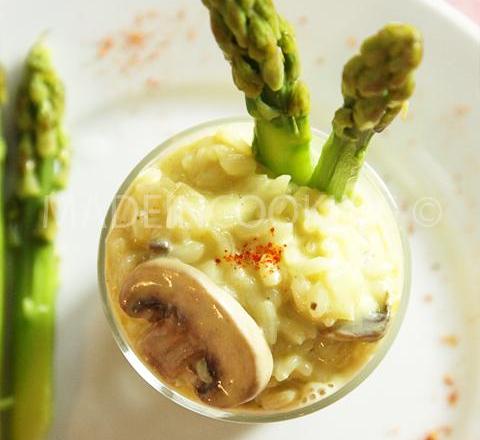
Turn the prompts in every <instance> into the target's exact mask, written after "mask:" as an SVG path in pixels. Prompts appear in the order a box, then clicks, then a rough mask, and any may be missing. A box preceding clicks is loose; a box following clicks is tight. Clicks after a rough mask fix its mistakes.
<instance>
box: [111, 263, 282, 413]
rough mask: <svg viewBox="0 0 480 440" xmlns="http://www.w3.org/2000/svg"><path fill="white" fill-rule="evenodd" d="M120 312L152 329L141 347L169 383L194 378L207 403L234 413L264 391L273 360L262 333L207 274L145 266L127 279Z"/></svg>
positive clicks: (160, 265) (174, 266)
mask: <svg viewBox="0 0 480 440" xmlns="http://www.w3.org/2000/svg"><path fill="white" fill-rule="evenodd" d="M120 304H121V307H122V309H123V310H124V311H125V312H126V313H127V314H128V315H130V316H132V317H135V318H143V319H147V320H148V321H150V322H152V323H154V324H153V325H152V327H151V328H150V329H149V330H148V331H147V332H146V333H145V335H144V336H143V339H142V341H141V342H140V344H139V350H140V351H141V353H142V355H143V357H144V359H145V360H146V362H147V363H148V364H149V365H151V366H152V367H153V368H155V369H156V370H157V371H158V373H159V374H160V375H161V376H162V377H163V378H165V379H166V380H170V381H171V380H173V379H175V378H177V377H180V376H181V375H184V373H190V374H189V377H191V378H192V385H193V386H194V387H195V390H196V392H197V394H198V396H199V397H200V399H202V400H203V401H204V402H205V403H207V404H209V405H212V406H217V407H223V408H228V407H234V406H237V405H240V404H241V403H244V402H247V401H249V400H251V399H253V398H255V396H257V395H258V394H259V393H260V392H261V391H262V390H263V389H264V388H265V386H266V385H267V383H268V381H269V379H270V376H271V374H272V368H273V360H272V354H271V352H270V349H269V347H268V345H267V343H266V341H265V338H264V336H263V333H262V331H261V329H260V328H259V327H258V325H257V324H256V323H255V321H254V320H253V318H252V317H251V316H250V315H249V314H248V313H247V312H246V311H245V310H244V309H243V308H242V307H241V306H240V304H239V303H238V302H237V301H236V300H235V299H234V298H233V297H232V296H230V295H229V294H228V293H227V292H225V291H224V290H222V289H221V288H220V287H218V286H217V285H216V284H215V283H213V282H212V281H211V280H210V279H209V278H208V277H207V276H206V275H205V274H204V273H203V272H201V271H199V270H197V269H195V268H193V267H192V266H189V265H187V264H184V263H182V262H181V261H179V260H176V259H173V258H168V257H164V258H156V259H154V260H150V261H147V262H145V263H142V264H140V265H139V266H137V267H136V268H135V269H134V270H133V272H132V273H131V274H130V275H129V276H128V277H127V279H126V281H125V283H124V285H123V286H122V290H121V293H120ZM187 376H188V374H187Z"/></svg>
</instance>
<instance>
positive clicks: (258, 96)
mask: <svg viewBox="0 0 480 440" xmlns="http://www.w3.org/2000/svg"><path fill="white" fill-rule="evenodd" d="M203 3H204V4H205V6H206V7H207V8H208V10H209V12H210V21H211V27H212V31H213V34H214V36H215V39H216V41H217V43H218V45H219V46H220V48H221V49H222V51H223V53H224V55H225V58H226V59H227V60H228V61H229V63H230V64H231V66H232V74H233V80H234V82H235V84H236V86H237V87H238V88H239V89H240V90H241V91H243V93H244V94H245V97H246V104H247V109H248V111H249V113H250V115H251V116H253V118H254V119H255V131H254V140H253V150H254V152H255V154H256V158H257V160H258V161H259V162H260V163H263V164H264V165H265V166H266V167H267V168H269V169H270V170H271V171H272V172H273V174H275V175H281V174H289V175H291V176H292V179H293V181H294V182H296V183H298V184H306V183H307V182H308V180H309V178H310V176H311V173H312V169H313V168H312V163H311V158H310V139H311V132H310V123H309V110H310V98H309V93H308V89H307V87H306V86H305V85H304V83H303V82H301V81H300V80H299V76H300V61H299V56H298V50H297V46H296V41H295V36H294V33H293V29H292V28H291V27H290V25H289V24H288V23H287V22H286V21H285V20H284V19H283V18H282V17H280V16H279V15H278V14H277V12H276V10H275V7H274V5H273V3H272V1H271V0H203Z"/></svg>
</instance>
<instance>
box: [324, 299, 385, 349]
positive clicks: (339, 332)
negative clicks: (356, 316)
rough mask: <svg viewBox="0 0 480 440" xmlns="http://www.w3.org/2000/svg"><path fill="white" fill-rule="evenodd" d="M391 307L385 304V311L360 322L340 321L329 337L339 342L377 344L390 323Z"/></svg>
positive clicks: (329, 333) (330, 331) (331, 330)
mask: <svg viewBox="0 0 480 440" xmlns="http://www.w3.org/2000/svg"><path fill="white" fill-rule="evenodd" d="M390 315H391V307H390V305H389V303H388V302H386V303H385V306H384V308H383V310H380V311H377V312H375V313H373V314H372V315H371V316H369V317H367V318H363V319H362V320H360V321H353V322H350V321H340V322H338V323H337V324H336V325H335V326H334V327H333V328H332V329H330V330H329V332H328V336H329V337H330V338H332V339H335V340H337V341H364V342H375V341H378V340H379V339H382V338H383V337H384V336H385V334H386V332H387V329H388V324H389V322H390Z"/></svg>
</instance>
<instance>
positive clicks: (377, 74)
mask: <svg viewBox="0 0 480 440" xmlns="http://www.w3.org/2000/svg"><path fill="white" fill-rule="evenodd" d="M422 54H423V44H422V39H421V36H420V33H419V32H418V31H417V30H416V29H415V28H414V27H412V26H409V25H406V24H396V23H395V24H389V25H387V26H385V27H384V28H383V29H382V30H380V31H379V32H378V33H377V34H375V35H373V36H372V37H370V38H367V39H366V40H365V41H364V42H363V44H362V46H361V49H360V53H359V54H358V55H356V56H354V57H353V58H352V59H350V61H348V62H347V64H346V65H345V67H344V70H343V78H342V94H343V98H344V104H343V106H342V107H340V108H339V109H338V110H337V112H336V113H335V117H334V119H333V123H332V125H333V133H332V135H331V136H330V138H329V140H328V141H327V143H326V144H325V145H324V148H323V150H322V154H321V157H320V160H319V162H318V164H317V166H316V168H315V171H314V173H313V176H312V179H311V181H310V185H311V186H314V187H316V188H318V189H320V190H322V191H325V192H327V193H329V194H331V195H333V196H334V197H335V198H336V199H337V200H341V199H342V198H343V197H344V196H345V195H346V194H348V193H349V192H350V191H351V190H352V188H353V185H354V183H355V181H356V179H357V177H358V173H359V172H360V169H361V167H362V165H363V161H364V158H365V153H366V149H367V147H368V144H369V142H370V139H371V138H372V136H373V135H374V133H379V132H381V131H383V130H384V129H385V128H386V127H387V126H388V125H389V124H390V123H391V122H392V121H393V120H394V119H395V117H396V116H397V115H398V113H399V112H400V110H401V109H402V107H403V106H404V105H405V103H406V102H407V101H408V99H409V98H410V97H411V96H412V94H413V91H414V89H415V81H414V79H413V72H414V70H415V69H416V68H417V67H418V65H419V64H420V62H421V60H422Z"/></svg>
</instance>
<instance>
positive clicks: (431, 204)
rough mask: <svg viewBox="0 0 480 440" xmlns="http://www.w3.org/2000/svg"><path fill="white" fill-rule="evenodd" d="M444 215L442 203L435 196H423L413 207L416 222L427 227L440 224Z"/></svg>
mask: <svg viewBox="0 0 480 440" xmlns="http://www.w3.org/2000/svg"><path fill="white" fill-rule="evenodd" d="M442 217H443V208H442V205H441V203H440V202H439V201H438V200H437V199H435V198H433V197H423V198H421V199H419V200H417V201H416V203H415V205H414V207H413V218H414V220H415V222H416V223H417V224H419V225H421V226H423V227H425V228H433V227H434V226H436V225H438V224H439V223H440V221H441V220H442Z"/></svg>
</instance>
